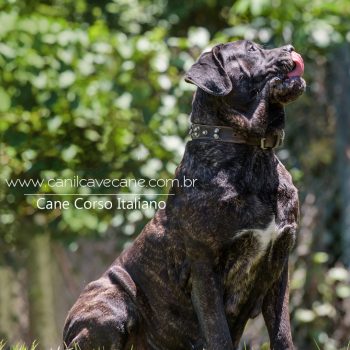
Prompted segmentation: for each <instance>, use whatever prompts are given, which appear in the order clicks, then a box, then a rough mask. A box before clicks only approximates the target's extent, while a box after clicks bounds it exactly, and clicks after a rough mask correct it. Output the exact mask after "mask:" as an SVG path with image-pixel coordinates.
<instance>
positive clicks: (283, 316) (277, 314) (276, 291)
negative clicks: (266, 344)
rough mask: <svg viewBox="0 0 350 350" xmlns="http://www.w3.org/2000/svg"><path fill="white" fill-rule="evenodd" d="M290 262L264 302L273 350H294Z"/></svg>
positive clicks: (263, 310) (264, 312)
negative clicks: (290, 315)
mask: <svg viewBox="0 0 350 350" xmlns="http://www.w3.org/2000/svg"><path fill="white" fill-rule="evenodd" d="M288 305H289V283H288V260H286V261H285V266H284V269H283V272H282V274H281V276H280V278H279V279H278V280H277V281H276V282H275V284H274V285H273V287H272V288H271V289H270V290H269V291H268V293H267V295H266V296H265V298H264V302H263V308H262V312H263V316H264V319H265V323H266V326H267V329H268V332H269V337H270V347H271V350H292V349H294V347H293V342H292V334H291V328H290V319H289V307H288Z"/></svg>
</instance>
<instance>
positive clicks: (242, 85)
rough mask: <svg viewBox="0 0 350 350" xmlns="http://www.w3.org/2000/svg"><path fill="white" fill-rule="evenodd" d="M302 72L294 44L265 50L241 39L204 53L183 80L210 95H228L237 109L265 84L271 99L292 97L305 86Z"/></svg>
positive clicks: (243, 107) (244, 106) (246, 104)
mask: <svg viewBox="0 0 350 350" xmlns="http://www.w3.org/2000/svg"><path fill="white" fill-rule="evenodd" d="M303 72H304V63H303V60H302V58H301V56H300V55H299V54H298V53H296V52H295V50H294V48H293V46H291V45H286V46H282V47H279V48H274V49H270V50H267V49H264V48H262V47H261V46H260V45H258V44H255V43H254V42H251V41H247V40H240V41H235V42H230V43H227V44H220V45H217V46H215V47H214V48H213V49H212V50H211V51H210V52H206V53H203V54H202V55H201V56H200V58H199V59H198V61H197V62H196V63H195V64H194V65H193V66H192V67H191V68H190V70H189V71H188V72H187V74H186V75H185V80H186V81H187V82H189V83H192V84H195V85H196V86H198V87H199V88H200V89H201V90H203V91H204V92H206V93H208V94H210V95H212V96H218V97H225V101H227V97H228V98H229V99H230V101H231V103H232V104H234V105H235V108H237V110H240V111H245V110H246V109H248V108H249V105H250V104H251V103H252V102H253V101H254V100H256V99H257V98H258V97H259V93H260V92H261V91H262V90H263V88H264V87H266V86H267V84H268V85H269V94H268V96H269V97H268V98H269V99H270V100H271V102H273V103H280V104H285V103H288V102H291V101H294V100H295V99H296V98H297V97H299V96H300V95H301V94H302V93H303V92H304V90H305V81H304V80H303V79H302V77H301V76H302V74H303Z"/></svg>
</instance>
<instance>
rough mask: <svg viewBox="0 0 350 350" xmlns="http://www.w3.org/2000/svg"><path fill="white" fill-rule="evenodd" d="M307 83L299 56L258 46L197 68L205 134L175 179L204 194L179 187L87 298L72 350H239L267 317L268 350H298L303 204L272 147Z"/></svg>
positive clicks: (213, 56)
mask: <svg viewBox="0 0 350 350" xmlns="http://www.w3.org/2000/svg"><path fill="white" fill-rule="evenodd" d="M302 73H303V62H302V59H301V57H300V55H298V54H297V53H295V51H294V48H293V47H292V46H290V45H288V46H283V47H280V48H275V49H271V50H266V49H264V48H262V47H260V46H258V45H256V44H255V43H252V42H250V41H236V42H232V43H227V44H221V45H217V46H215V47H214V48H213V49H212V51H210V52H208V53H204V54H203V55H202V56H201V57H200V58H199V60H198V61H197V62H196V63H195V64H194V65H193V66H192V67H191V69H190V70H189V72H188V73H187V75H186V77H185V78H186V80H187V81H188V82H190V83H193V84H195V85H197V86H198V88H197V91H196V93H195V96H194V99H193V109H192V114H191V120H192V122H193V123H195V124H200V125H197V126H196V127H195V129H196V131H192V136H193V138H194V140H192V141H190V142H188V143H187V146H186V150H185V154H184V157H183V160H182V162H181V164H180V165H179V167H178V168H177V171H176V175H175V176H176V178H178V179H179V182H180V183H181V180H182V179H183V178H184V176H185V177H187V178H191V179H197V180H196V182H195V186H194V187H185V186H181V185H179V186H174V187H173V188H172V189H171V191H170V194H171V196H169V199H168V201H167V206H166V209H164V210H158V212H157V213H156V215H155V217H154V218H153V219H152V220H151V221H150V222H149V223H148V224H147V225H146V227H145V228H144V230H143V231H142V233H141V234H140V235H139V236H138V238H137V239H136V240H135V242H134V243H133V245H132V246H131V247H130V248H129V249H127V250H126V251H124V252H123V253H122V254H121V255H120V256H119V257H118V258H117V260H116V261H115V262H114V263H113V264H112V266H111V267H110V268H109V269H108V270H107V272H106V273H105V274H104V275H103V276H102V277H101V278H100V279H98V280H97V281H95V282H92V283H90V284H89V285H88V286H87V287H86V288H85V290H84V291H83V293H82V294H81V296H80V297H79V299H78V301H77V302H76V304H75V305H74V306H73V308H72V309H71V311H70V313H69V315H68V318H67V321H66V325H65V328H64V341H65V344H66V346H68V347H70V346H74V344H76V345H78V346H79V348H80V349H82V350H90V349H98V348H100V349H102V348H103V349H105V350H107V349H117V350H129V349H131V348H132V349H137V350H142V349H143V350H156V349H157V350H190V349H198V350H199V349H203V348H205V349H207V350H232V349H237V347H238V345H239V340H240V338H241V336H242V332H243V330H244V327H245V325H246V323H247V321H248V319H249V318H252V317H255V316H256V315H258V314H259V313H261V312H262V313H263V316H264V319H265V323H266V326H267V328H268V332H269V336H270V342H271V348H272V349H274V350H277V349H293V343H292V337H291V331H290V321H289V312H288V255H289V253H290V251H291V249H292V247H293V244H294V241H295V235H296V228H297V221H298V198H297V190H296V188H295V187H294V186H293V184H292V179H291V176H290V174H289V173H288V172H287V170H286V169H285V168H284V167H283V165H282V164H281V163H280V161H279V160H278V159H277V157H276V155H275V154H274V151H273V148H274V146H276V144H277V143H279V142H277V141H279V139H280V137H278V138H277V140H276V142H275V141H273V142H271V140H274V138H273V137H275V136H276V135H281V131H282V130H283V129H284V121H285V113H284V108H283V104H285V103H287V102H290V101H292V100H295V99H296V98H297V97H298V96H299V95H301V94H302V92H303V91H304V89H305V82H304V80H303V79H302V78H301V77H300V76H301V75H302ZM211 126H212V127H211ZM222 127H226V128H222ZM198 130H199V131H198ZM221 132H222V138H221ZM228 132H231V133H232V135H233V136H232V135H228ZM271 135H272V136H271ZM224 136H225V137H224ZM269 140H270V142H268V141H269ZM265 141H266V142H265Z"/></svg>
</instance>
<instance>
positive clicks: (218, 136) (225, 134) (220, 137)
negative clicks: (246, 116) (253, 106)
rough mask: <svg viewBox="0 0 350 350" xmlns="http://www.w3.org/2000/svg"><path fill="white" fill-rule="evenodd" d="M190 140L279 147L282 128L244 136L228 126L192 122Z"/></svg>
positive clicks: (282, 136) (281, 142)
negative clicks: (262, 133) (264, 133)
mask: <svg viewBox="0 0 350 350" xmlns="http://www.w3.org/2000/svg"><path fill="white" fill-rule="evenodd" d="M189 134H190V136H191V137H192V140H210V141H220V142H231V143H240V144H247V145H251V146H258V147H260V148H262V149H269V148H277V147H281V146H282V144H283V140H284V135H285V133H284V130H283V129H281V130H277V131H275V132H274V133H269V134H266V135H265V137H261V138H260V137H257V136H248V137H244V136H242V135H240V134H238V133H237V132H235V130H234V129H233V128H230V127H228V126H216V125H202V124H192V125H191V127H190V131H189Z"/></svg>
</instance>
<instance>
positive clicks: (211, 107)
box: [191, 89, 285, 134]
mask: <svg viewBox="0 0 350 350" xmlns="http://www.w3.org/2000/svg"><path fill="white" fill-rule="evenodd" d="M232 101H233V102H232ZM236 103H237V102H236V101H235V100H234V99H232V96H225V97H217V96H213V95H210V94H208V93H206V92H204V91H203V90H201V89H197V91H196V93H195V95H194V98H193V102H192V113H191V122H192V123H196V124H203V125H218V126H229V127H231V128H233V129H235V130H236V131H237V132H238V133H241V134H245V131H243V130H242V129H241V125H239V123H238V122H237V118H231V117H232V116H233V115H236V116H237V115H240V116H241V117H242V118H246V119H248V120H249V119H251V118H252V115H253V113H254V112H255V111H256V110H257V109H258V108H260V110H261V111H262V112H261V113H263V115H261V118H262V119H265V120H266V129H265V130H264V131H263V133H269V132H273V131H275V130H281V129H284V125H285V112H284V108H283V105H282V104H280V103H276V102H275V103H274V102H271V101H262V100H261V99H259V98H258V97H256V98H253V99H252V100H251V101H250V103H249V105H246V106H237V107H236ZM263 103H264V104H265V105H266V106H265V107H264V108H261V105H262V104H263ZM238 119H239V118H238Z"/></svg>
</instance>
